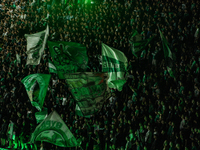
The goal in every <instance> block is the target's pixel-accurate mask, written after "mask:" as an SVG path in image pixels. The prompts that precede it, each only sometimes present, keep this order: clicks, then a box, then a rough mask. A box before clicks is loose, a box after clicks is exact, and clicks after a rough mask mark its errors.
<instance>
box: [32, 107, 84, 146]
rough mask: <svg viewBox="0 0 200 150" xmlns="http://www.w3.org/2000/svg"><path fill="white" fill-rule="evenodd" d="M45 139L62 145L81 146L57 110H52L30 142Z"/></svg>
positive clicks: (37, 128)
mask: <svg viewBox="0 0 200 150" xmlns="http://www.w3.org/2000/svg"><path fill="white" fill-rule="evenodd" d="M35 141H45V142H48V143H52V144H54V145H57V146H60V147H76V146H79V145H80V144H79V142H77V140H76V138H75V137H74V135H73V134H72V133H71V131H70V130H69V128H68V127H67V126H66V124H65V123H64V121H63V120H62V118H61V117H60V116H59V115H58V113H57V112H56V111H53V112H51V113H50V114H49V115H48V116H47V117H46V118H45V119H44V120H43V121H42V122H41V123H40V124H39V125H38V126H37V127H36V129H35V131H34V132H33V133H32V135H31V140H30V143H31V144H32V143H34V142H35Z"/></svg>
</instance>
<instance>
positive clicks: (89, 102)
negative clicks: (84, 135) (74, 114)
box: [65, 72, 110, 116]
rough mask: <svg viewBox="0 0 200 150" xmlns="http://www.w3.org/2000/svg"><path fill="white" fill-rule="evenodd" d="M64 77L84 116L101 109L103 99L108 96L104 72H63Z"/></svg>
mask: <svg viewBox="0 0 200 150" xmlns="http://www.w3.org/2000/svg"><path fill="white" fill-rule="evenodd" d="M65 79H66V82H67V84H68V86H69V90H70V91H71V93H72V95H73V97H74V99H75V100H76V102H77V104H78V106H79V108H80V110H81V112H82V114H83V115H84V116H87V115H92V114H94V113H96V112H97V111H99V110H101V108H102V105H103V103H104V101H105V100H106V98H108V97H109V93H110V92H109V89H108V87H107V74H106V73H93V72H78V73H73V74H65ZM79 108H76V110H79Z"/></svg>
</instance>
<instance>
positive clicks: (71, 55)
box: [48, 41, 88, 79]
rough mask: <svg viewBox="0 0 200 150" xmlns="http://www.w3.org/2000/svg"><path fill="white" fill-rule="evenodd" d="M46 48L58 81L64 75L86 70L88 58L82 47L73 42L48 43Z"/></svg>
mask: <svg viewBox="0 0 200 150" xmlns="http://www.w3.org/2000/svg"><path fill="white" fill-rule="evenodd" d="M48 46H49V50H50V53H51V57H52V58H53V64H54V65H55V67H56V69H57V72H58V77H59V78H60V79H64V74H65V73H74V72H77V71H84V70H86V69H87V63H88V57H87V50H86V47H85V46H84V45H82V44H79V43H74V42H50V41H48Z"/></svg>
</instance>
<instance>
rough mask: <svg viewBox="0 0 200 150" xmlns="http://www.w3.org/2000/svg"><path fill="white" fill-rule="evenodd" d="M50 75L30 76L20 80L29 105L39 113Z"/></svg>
mask: <svg viewBox="0 0 200 150" xmlns="http://www.w3.org/2000/svg"><path fill="white" fill-rule="evenodd" d="M50 78H51V75H49V74H31V75H28V76H26V77H25V78H24V79H22V81H21V82H22V83H23V84H24V86H25V88H26V91H27V94H28V96H29V99H30V101H31V104H32V105H33V106H34V107H36V108H37V109H38V110H39V111H41V110H42V107H43V103H44V99H45V96H46V93H47V88H48V85H49V81H50Z"/></svg>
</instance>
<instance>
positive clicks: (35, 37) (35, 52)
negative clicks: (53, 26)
mask: <svg viewBox="0 0 200 150" xmlns="http://www.w3.org/2000/svg"><path fill="white" fill-rule="evenodd" d="M48 35H49V26H48V25H47V28H46V30H44V31H41V32H38V33H35V34H25V38H26V40H27V52H26V54H27V55H28V57H27V63H26V64H27V65H38V64H39V63H40V59H41V57H42V54H43V52H44V48H45V45H46V41H47V38H48Z"/></svg>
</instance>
